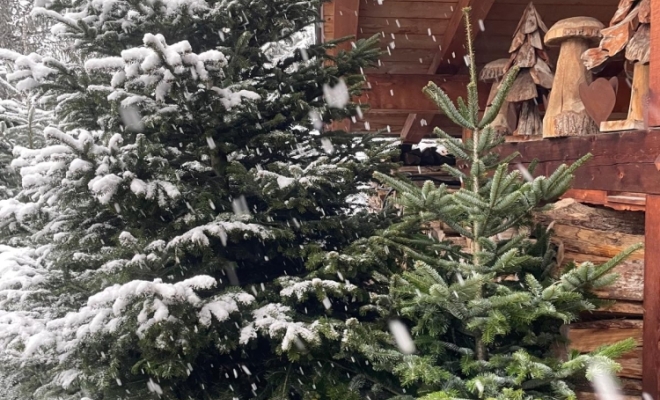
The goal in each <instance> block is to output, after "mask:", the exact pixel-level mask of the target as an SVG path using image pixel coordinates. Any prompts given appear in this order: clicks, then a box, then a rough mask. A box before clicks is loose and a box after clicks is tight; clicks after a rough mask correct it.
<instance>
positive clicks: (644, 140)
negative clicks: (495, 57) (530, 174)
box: [498, 131, 660, 207]
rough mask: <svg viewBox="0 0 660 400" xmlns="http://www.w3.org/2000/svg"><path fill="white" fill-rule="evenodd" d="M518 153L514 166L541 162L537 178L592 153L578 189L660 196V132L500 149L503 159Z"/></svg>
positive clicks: (577, 178) (575, 184) (576, 183)
mask: <svg viewBox="0 0 660 400" xmlns="http://www.w3.org/2000/svg"><path fill="white" fill-rule="evenodd" d="M514 151H518V152H520V153H521V156H520V157H519V158H517V159H516V160H515V161H514V162H522V163H523V164H524V165H527V164H529V162H531V161H532V160H534V159H538V160H539V161H540V163H539V165H538V167H537V169H536V171H535V174H536V175H537V176H538V175H545V176H549V175H550V174H551V173H552V172H554V170H555V169H556V168H557V167H558V166H559V165H560V164H562V163H569V164H570V163H572V162H573V161H576V160H577V159H579V158H580V157H582V156H583V155H585V154H587V153H591V154H592V155H593V156H594V157H593V158H592V159H591V160H589V162H587V163H586V164H585V165H583V166H582V167H581V168H579V169H578V170H577V171H576V174H575V180H574V181H573V185H572V187H573V188H574V189H587V190H604V191H613V192H636V193H647V194H648V193H650V194H660V172H658V169H657V168H656V166H655V160H656V158H657V157H658V156H659V155H660V131H636V132H620V133H608V134H599V135H591V136H580V137H571V138H560V139H552V140H543V141H534V142H518V143H505V144H503V145H502V146H500V148H499V149H498V152H499V153H500V154H502V155H508V154H511V153H512V152H514ZM647 207H648V205H647Z"/></svg>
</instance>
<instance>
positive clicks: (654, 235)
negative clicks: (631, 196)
mask: <svg viewBox="0 0 660 400" xmlns="http://www.w3.org/2000/svg"><path fill="white" fill-rule="evenodd" d="M659 22H660V21H659ZM645 235H646V240H645V242H646V244H645V250H644V251H645V253H644V254H645V259H644V332H643V348H642V391H643V392H644V393H648V395H649V397H648V398H650V399H658V398H659V397H658V396H659V395H660V379H659V376H660V374H658V371H660V347H659V341H660V257H658V255H659V254H660V196H658V195H648V196H647V197H646V229H645Z"/></svg>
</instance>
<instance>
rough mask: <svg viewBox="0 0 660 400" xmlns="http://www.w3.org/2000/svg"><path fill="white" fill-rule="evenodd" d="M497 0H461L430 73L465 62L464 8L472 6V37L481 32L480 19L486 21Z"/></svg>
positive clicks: (453, 68) (451, 68)
mask: <svg viewBox="0 0 660 400" xmlns="http://www.w3.org/2000/svg"><path fill="white" fill-rule="evenodd" d="M494 2H495V0H459V2H458V4H457V5H456V8H455V9H454V13H453V14H452V16H451V19H450V20H449V25H448V26H447V30H446V31H445V34H444V36H443V37H442V44H441V45H440V48H439V50H438V52H436V53H435V56H434V57H433V62H431V66H430V67H429V74H435V73H437V72H451V71H455V70H456V69H457V66H459V65H462V64H464V63H465V60H464V56H465V55H466V53H467V51H466V49H465V22H464V21H463V8H465V7H471V8H472V12H471V13H470V20H471V22H472V32H470V34H471V35H472V39H473V40H474V39H475V38H476V37H477V34H478V33H479V21H480V20H481V21H484V20H485V19H486V16H487V15H488V12H489V11H490V8H491V7H492V5H493V3H494Z"/></svg>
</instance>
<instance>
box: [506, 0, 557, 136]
mask: <svg viewBox="0 0 660 400" xmlns="http://www.w3.org/2000/svg"><path fill="white" fill-rule="evenodd" d="M547 31H548V28H547V27H546V26H545V24H544V23H543V20H542V19H541V16H540V15H539V13H538V12H537V11H536V8H534V5H533V4H532V3H529V5H528V6H527V8H526V9H525V12H524V13H523V16H522V18H521V19H520V22H519V23H518V27H517V28H516V32H515V33H514V35H513V41H512V43H511V47H510V48H509V53H510V54H511V55H510V57H509V61H508V63H507V64H506V67H505V71H504V72H506V71H508V70H509V69H510V68H511V67H513V66H518V67H519V68H520V72H519V73H518V76H517V78H516V81H515V82H514V83H513V86H512V87H511V91H509V94H508V96H507V98H506V100H507V102H509V103H510V104H511V106H512V108H513V110H514V115H516V118H515V121H510V122H514V124H513V126H514V130H513V134H514V135H541V134H542V130H543V124H542V121H541V114H540V111H539V104H542V103H543V97H544V96H547V94H548V91H549V90H550V89H551V88H552V82H553V80H554V74H553V72H552V68H551V65H550V59H549V57H548V54H547V53H546V51H545V47H544V45H543V40H542V39H541V38H542V35H543V34H545V33H546V32H547Z"/></svg>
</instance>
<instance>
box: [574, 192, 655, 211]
mask: <svg viewBox="0 0 660 400" xmlns="http://www.w3.org/2000/svg"><path fill="white" fill-rule="evenodd" d="M562 199H575V200H577V201H579V202H581V203H587V204H594V205H601V206H605V207H608V208H611V209H614V210H618V211H644V210H645V209H646V195H645V194H643V193H630V192H607V191H604V190H586V189H570V190H568V191H567V192H566V193H564V195H563V196H562Z"/></svg>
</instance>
